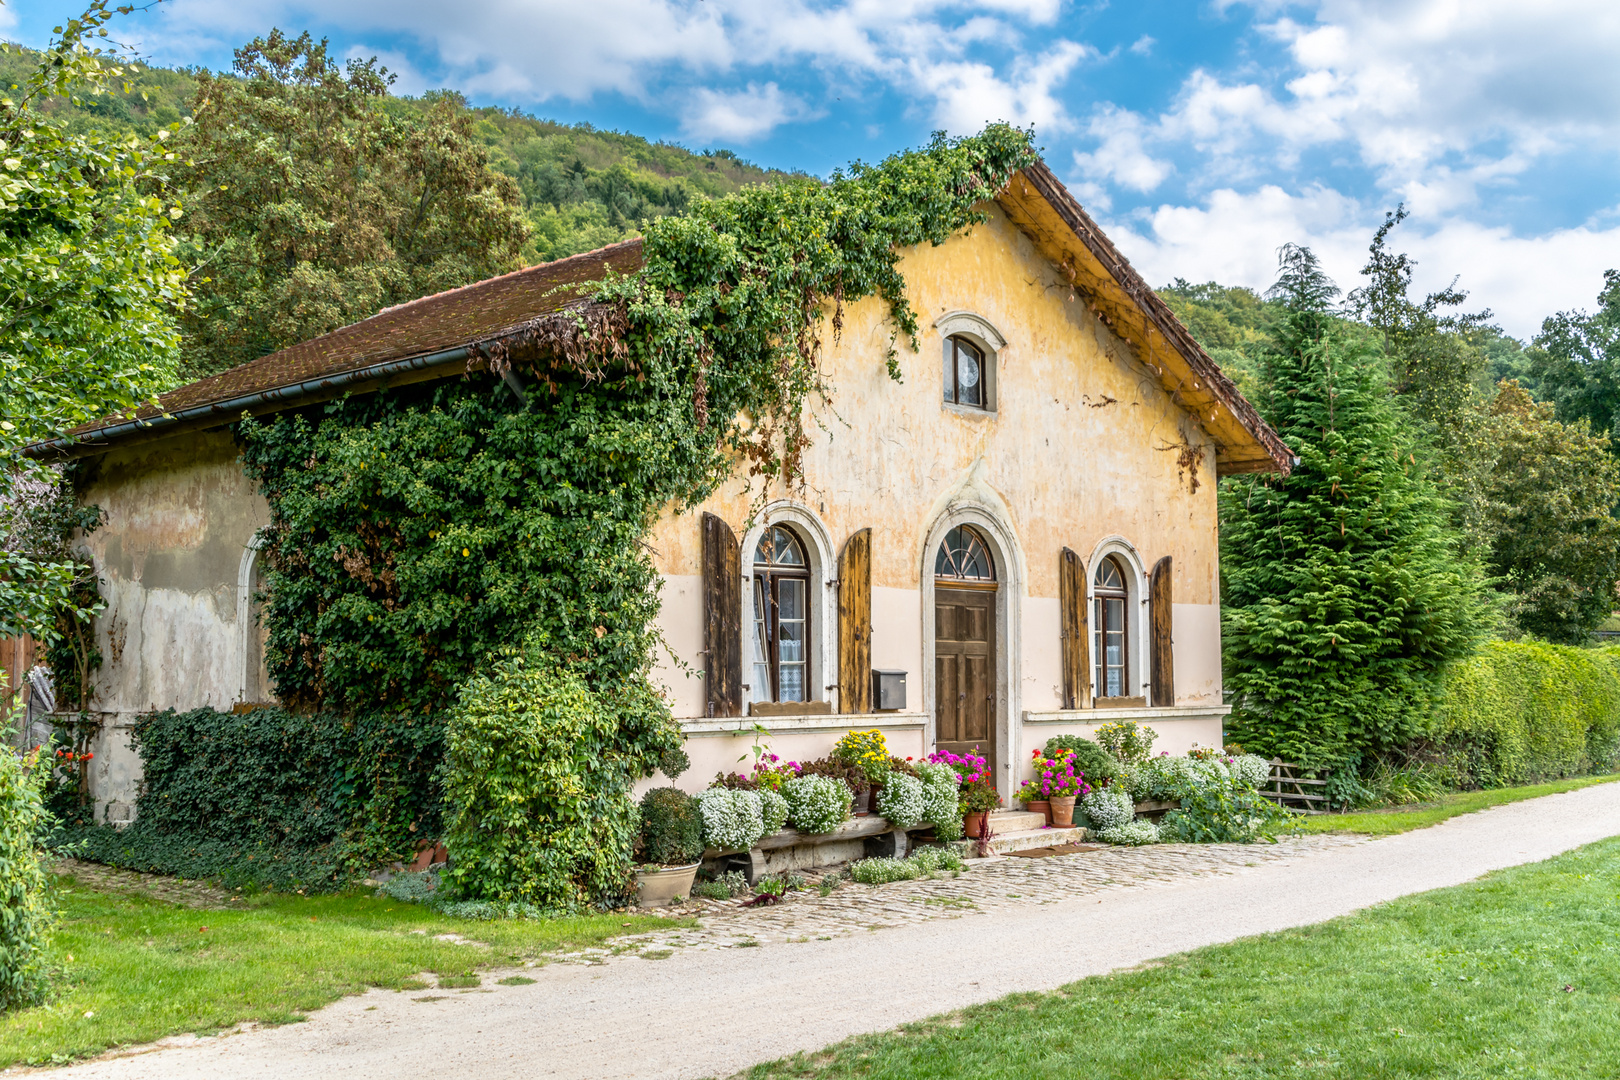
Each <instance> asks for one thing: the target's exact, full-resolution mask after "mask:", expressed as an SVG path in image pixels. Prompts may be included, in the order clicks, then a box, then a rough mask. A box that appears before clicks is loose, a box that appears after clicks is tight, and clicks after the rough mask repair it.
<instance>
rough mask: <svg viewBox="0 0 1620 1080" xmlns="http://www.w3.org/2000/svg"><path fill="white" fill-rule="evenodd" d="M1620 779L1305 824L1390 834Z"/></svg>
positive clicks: (1556, 784)
mask: <svg viewBox="0 0 1620 1080" xmlns="http://www.w3.org/2000/svg"><path fill="white" fill-rule="evenodd" d="M1614 780H1620V773H1610V774H1608V775H1606V776H1578V777H1575V778H1574V779H1572V780H1554V781H1552V782H1551V783H1546V784H1531V785H1529V786H1527V787H1514V788H1493V789H1492V790H1490V791H1465V792H1461V793H1459V794H1456V795H1447V796H1446V797H1445V798H1444V799H1442V800H1441V801H1440V802H1437V803H1417V804H1415V805H1412V806H1398V807H1394V808H1392V809H1389V810H1373V811H1368V812H1366V813H1360V814H1320V815H1318V816H1315V817H1309V818H1306V819H1305V820H1304V821H1303V823H1302V825H1303V829H1304V831H1305V832H1308V833H1329V832H1344V833H1368V834H1370V835H1372V836H1390V835H1393V834H1394V833H1403V832H1407V831H1408V830H1410V829H1425V828H1428V827H1429V826H1430V825H1438V824H1439V823H1440V822H1442V821H1444V820H1446V819H1447V818H1452V817H1456V816H1457V815H1458V814H1471V813H1473V812H1474V811H1475V810H1484V809H1486V808H1488V807H1492V806H1501V805H1502V804H1503V803H1511V802H1518V801H1519V800H1520V799H1534V798H1537V797H1539V796H1542V795H1557V794H1559V793H1560V792H1564V791H1577V790H1579V789H1580V788H1584V787H1591V786H1592V785H1593V784H1607V783H1609V782H1611V781H1614Z"/></svg>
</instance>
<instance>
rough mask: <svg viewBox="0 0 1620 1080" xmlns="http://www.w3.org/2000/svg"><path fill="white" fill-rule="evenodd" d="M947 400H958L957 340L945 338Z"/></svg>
mask: <svg viewBox="0 0 1620 1080" xmlns="http://www.w3.org/2000/svg"><path fill="white" fill-rule="evenodd" d="M945 400H946V401H955V400H956V342H954V341H952V340H951V339H950V338H946V339H945Z"/></svg>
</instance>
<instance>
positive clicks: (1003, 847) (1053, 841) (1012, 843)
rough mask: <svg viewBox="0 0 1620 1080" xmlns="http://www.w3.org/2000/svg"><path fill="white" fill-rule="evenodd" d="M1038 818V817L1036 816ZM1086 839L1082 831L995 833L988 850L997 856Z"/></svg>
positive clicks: (1053, 829) (1040, 830)
mask: <svg viewBox="0 0 1620 1080" xmlns="http://www.w3.org/2000/svg"><path fill="white" fill-rule="evenodd" d="M1036 816H1040V815H1036ZM1085 838H1086V830H1084V829H1056V828H1041V829H1022V830H1019V831H1018V832H1007V833H997V834H996V835H995V836H992V837H991V838H990V850H991V851H992V852H994V853H995V854H997V855H1005V854H1007V853H1008V852H1009V851H1028V850H1029V849H1030V848H1041V847H1056V846H1057V845H1059V844H1075V843H1079V842H1081V841H1083V840H1085Z"/></svg>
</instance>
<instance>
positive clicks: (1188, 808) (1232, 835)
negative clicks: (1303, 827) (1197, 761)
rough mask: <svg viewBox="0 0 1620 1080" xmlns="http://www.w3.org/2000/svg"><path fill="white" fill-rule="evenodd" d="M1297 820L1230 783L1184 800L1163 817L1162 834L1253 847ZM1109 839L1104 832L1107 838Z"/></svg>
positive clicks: (1250, 790) (1211, 786)
mask: <svg viewBox="0 0 1620 1080" xmlns="http://www.w3.org/2000/svg"><path fill="white" fill-rule="evenodd" d="M1296 820H1297V819H1296V817H1295V815H1293V814H1290V813H1289V812H1288V811H1287V810H1284V809H1283V808H1282V807H1280V806H1278V805H1277V804H1276V803H1274V802H1272V801H1271V800H1270V799H1267V798H1265V797H1264V796H1263V795H1261V794H1260V793H1259V792H1257V791H1255V790H1254V789H1253V788H1250V787H1245V786H1243V785H1241V784H1236V783H1231V782H1228V783H1225V784H1208V785H1205V786H1202V787H1196V788H1193V789H1191V790H1190V791H1188V792H1187V793H1186V794H1185V795H1183V796H1182V797H1181V808H1180V809H1179V810H1172V811H1170V812H1169V813H1168V814H1166V815H1165V816H1164V820H1163V821H1162V822H1161V823H1160V825H1159V834H1160V836H1161V837H1162V838H1163V839H1165V840H1178V841H1182V842H1184V843H1192V844H1252V843H1254V842H1255V841H1256V840H1260V839H1267V840H1273V839H1276V837H1277V835H1278V834H1279V833H1280V832H1283V831H1285V830H1287V829H1290V828H1292V827H1295V823H1296ZM1107 836H1108V834H1107V832H1106V831H1105V832H1104V833H1103V837H1104V839H1107ZM1110 842H1112V841H1110Z"/></svg>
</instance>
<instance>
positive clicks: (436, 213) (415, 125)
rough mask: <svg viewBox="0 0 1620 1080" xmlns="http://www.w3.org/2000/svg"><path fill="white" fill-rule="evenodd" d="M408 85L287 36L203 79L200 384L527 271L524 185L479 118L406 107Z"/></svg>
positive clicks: (196, 217)
mask: <svg viewBox="0 0 1620 1080" xmlns="http://www.w3.org/2000/svg"><path fill="white" fill-rule="evenodd" d="M392 81H393V79H392V76H390V75H389V74H388V73H387V71H386V69H384V68H382V67H380V66H379V65H378V64H377V62H376V60H375V58H373V59H371V60H365V61H361V60H350V61H349V62H348V64H347V66H346V67H345V68H341V69H340V68H339V67H338V65H337V63H336V62H335V61H334V60H332V59H331V58H330V57H329V56H328V55H327V47H326V42H325V41H324V40H323V41H320V42H316V41H314V40H313V39H311V37H310V36H309V34H307V33H306V34H302V35H300V36H299V37H297V38H289V37H287V36H286V35H284V34H283V33H282V32H281V31H280V30H275V31H272V32H271V34H270V35H269V37H266V38H256V39H254V40H253V41H252V42H250V43H249V44H247V45H246V46H244V47H243V48H240V49H238V50H236V62H235V76H234V77H232V76H223V75H221V76H216V75H212V74H209V73H207V72H202V73H199V74H198V85H197V93H196V96H195V98H194V99H193V103H192V104H193V110H194V114H195V120H196V122H195V124H193V125H192V126H191V127H190V128H189V129H188V131H187V133H186V137H185V139H184V146H185V149H186V151H187V152H189V153H190V154H191V155H192V156H193V157H194V159H195V161H196V186H197V190H198V192H199V195H198V198H197V200H196V205H195V207H194V208H193V211H192V213H191V214H190V215H188V217H187V218H186V219H185V221H184V223H183V231H184V233H185V237H186V240H187V241H188V245H189V250H190V252H191V253H192V255H193V256H194V258H195V259H196V261H197V262H198V263H199V265H200V267H201V273H202V274H204V275H206V277H205V278H203V279H202V280H200V281H199V282H198V283H197V303H196V305H195V307H194V308H193V309H192V310H191V311H190V312H189V313H188V314H187V316H186V318H185V321H184V324H183V329H184V331H185V356H184V369H185V373H186V374H187V375H188V376H192V377H197V376H202V375H207V374H211V373H214V372H217V371H222V370H224V369H226V368H230V367H234V366H236V365H238V364H242V363H246V362H247V361H250V360H254V359H257V358H258V357H260V356H263V355H265V354H267V353H270V352H274V351H275V350H277V349H281V348H284V347H286V346H288V345H292V344H295V343H297V342H299V341H303V340H306V339H308V338H311V337H316V336H318V335H320V334H324V333H327V332H328V331H331V330H335V329H337V328H338V327H340V326H344V325H347V324H348V323H351V322H355V321H357V320H359V319H364V318H367V317H369V316H371V315H374V314H376V313H377V312H378V311H380V310H381V309H383V308H385V307H388V306H390V305H392V304H398V303H403V302H405V301H408V300H414V299H416V298H417V297H419V296H423V295H427V294H430V293H435V292H440V291H443V290H445V289H450V288H455V287H457V286H460V285H465V284H468V283H470V282H473V281H477V280H480V279H483V278H486V277H491V276H494V275H496V274H500V273H504V272H506V271H509V270H513V269H516V268H517V267H518V266H519V265H520V258H519V253H520V252H521V250H522V248H523V244H524V242H525V240H526V239H527V237H528V226H527V225H526V224H525V222H524V218H523V214H522V209H521V200H520V196H519V193H518V189H517V185H516V184H515V183H514V182H513V181H512V180H511V179H510V178H508V177H505V176H502V175H500V174H499V173H496V172H493V171H492V170H491V169H490V168H489V167H488V163H489V158H488V152H487V151H486V149H485V147H484V145H483V143H482V142H480V141H479V140H478V139H476V138H475V137H474V136H473V132H472V127H473V122H474V120H473V118H472V117H471V116H470V115H469V114H468V113H467V112H466V111H465V109H464V108H462V106H461V104H460V103H459V102H458V101H457V100H455V99H454V98H452V97H449V96H440V97H438V98H435V99H434V100H433V101H432V102H431V103H429V105H428V106H427V107H426V109H414V108H413V109H390V108H388V107H386V106H387V104H388V101H387V94H388V86H389V84H390V83H391V82H392Z"/></svg>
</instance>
